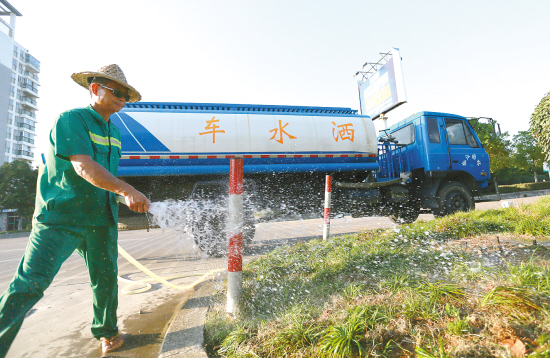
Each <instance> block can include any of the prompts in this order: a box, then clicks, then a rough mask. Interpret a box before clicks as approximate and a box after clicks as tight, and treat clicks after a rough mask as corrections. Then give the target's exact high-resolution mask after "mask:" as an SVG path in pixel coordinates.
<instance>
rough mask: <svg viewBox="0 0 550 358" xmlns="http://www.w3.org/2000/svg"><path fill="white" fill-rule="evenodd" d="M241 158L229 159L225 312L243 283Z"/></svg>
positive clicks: (236, 301) (233, 305)
mask: <svg viewBox="0 0 550 358" xmlns="http://www.w3.org/2000/svg"><path fill="white" fill-rule="evenodd" d="M243 217H244V216H243V159H242V158H234V159H231V167H230V170H229V212H228V220H227V229H228V230H227V231H228V235H229V244H228V250H227V271H228V273H227V313H231V314H233V313H235V312H236V311H237V307H238V305H239V301H240V299H241V291H242V284H243V277H242V267H243Z"/></svg>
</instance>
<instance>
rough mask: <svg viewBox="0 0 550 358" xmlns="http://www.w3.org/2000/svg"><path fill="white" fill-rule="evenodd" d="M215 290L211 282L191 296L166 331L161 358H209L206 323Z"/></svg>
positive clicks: (204, 284)
mask: <svg viewBox="0 0 550 358" xmlns="http://www.w3.org/2000/svg"><path fill="white" fill-rule="evenodd" d="M215 290H216V285H215V283H214V282H213V281H212V280H210V281H206V282H204V283H203V284H201V285H200V286H199V287H198V289H196V291H194V292H193V293H192V294H191V296H189V299H188V300H187V301H186V302H185V304H184V305H183V307H182V308H181V309H180V310H179V311H178V312H177V313H176V314H175V315H174V318H173V320H172V323H170V326H169V327H168V330H167V331H166V334H165V336H164V340H163V342H162V346H161V347H160V353H159V356H158V357H159V358H168V357H170V358H173V357H178V358H208V355H206V351H205V350H204V321H205V319H206V312H207V311H208V306H209V305H210V301H211V296H212V293H213V292H214V291H215Z"/></svg>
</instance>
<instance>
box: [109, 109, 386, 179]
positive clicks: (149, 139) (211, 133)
mask: <svg viewBox="0 0 550 358" xmlns="http://www.w3.org/2000/svg"><path fill="white" fill-rule="evenodd" d="M127 106H128V108H125V109H124V110H123V111H121V112H119V113H116V114H114V115H113V116H112V117H111V120H112V121H113V123H114V124H115V125H116V126H117V127H118V128H119V129H120V131H121V134H122V158H121V159H122V160H121V162H120V166H119V174H120V175H121V176H124V175H157V174H154V173H153V171H155V170H156V171H159V170H160V171H163V170H162V169H161V168H159V167H170V166H172V167H180V168H179V169H176V168H172V171H173V172H174V173H175V174H198V172H197V170H198V169H200V166H205V167H203V168H202V169H204V171H205V174H211V173H212V172H211V171H212V169H213V168H210V167H209V166H212V165H214V166H215V165H218V166H224V167H225V166H228V165H229V162H228V160H227V158H231V157H235V156H237V157H244V158H245V159H250V160H249V161H248V162H249V163H248V164H249V165H250V166H249V168H248V171H249V172H254V168H253V167H252V166H256V171H257V170H261V171H269V170H270V169H269V168H268V167H266V166H272V168H271V170H274V171H280V170H285V166H286V167H287V168H286V169H287V171H311V170H315V169H316V168H317V169H320V168H321V167H325V168H327V167H326V165H328V167H330V168H332V169H334V168H337V170H353V168H354V167H357V166H358V165H359V167H360V166H361V165H362V166H363V167H365V164H367V163H371V164H369V165H367V167H369V169H372V168H373V166H372V163H373V162H376V156H377V139H376V133H375V128H374V125H373V123H372V120H371V119H370V118H369V117H368V116H361V115H357V114H356V112H355V111H353V110H350V109H347V108H325V107H281V106H250V105H227V104H186V103H178V104H174V103H137V104H131V105H127ZM246 164H247V161H245V167H246ZM339 164H340V167H341V168H340V169H338V168H339V166H338V165H339ZM300 165H301V167H300ZM316 165H317V167H316ZM197 166H199V168H194V169H192V168H191V167H197ZM296 166H298V167H296ZM129 167H134V168H130V169H133V171H134V172H136V173H135V174H129V171H128V170H129V169H128V168H129ZM136 167H142V168H141V169H138V168H136ZM152 167H156V168H152ZM183 167H187V168H183ZM312 168H313V169H312ZM332 169H331V170H332ZM216 170H222V171H223V172H225V169H221V167H218V168H217V169H216ZM227 170H228V169H227ZM324 170H325V169H324ZM137 171H141V172H140V174H138V173H137ZM188 171H190V172H189V173H187V172H188ZM245 171H246V168H245ZM315 171H318V170H315ZM207 172H208V173H207ZM144 173H148V174H144ZM158 175H160V174H158Z"/></svg>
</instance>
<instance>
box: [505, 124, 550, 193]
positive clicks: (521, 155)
mask: <svg viewBox="0 0 550 358" xmlns="http://www.w3.org/2000/svg"><path fill="white" fill-rule="evenodd" d="M513 141H514V147H515V153H514V154H513V156H512V160H513V163H514V166H516V167H518V168H520V169H523V170H528V171H531V170H532V171H533V174H534V176H535V183H536V182H537V181H538V178H537V168H542V163H543V162H544V153H543V152H542V148H541V147H540V146H538V145H537V141H536V140H535V137H534V136H533V135H532V134H531V132H529V131H520V132H518V134H516V135H514V138H513Z"/></svg>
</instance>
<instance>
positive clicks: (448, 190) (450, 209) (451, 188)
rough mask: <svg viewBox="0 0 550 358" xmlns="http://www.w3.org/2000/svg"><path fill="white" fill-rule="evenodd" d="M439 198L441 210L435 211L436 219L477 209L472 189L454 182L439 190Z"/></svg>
mask: <svg viewBox="0 0 550 358" xmlns="http://www.w3.org/2000/svg"><path fill="white" fill-rule="evenodd" d="M437 196H438V200H439V209H435V210H434V215H435V216H436V217H442V216H445V215H449V214H454V213H456V212H458V211H470V210H473V209H475V201H474V196H473V195H472V192H471V191H470V189H468V187H467V186H466V185H464V184H462V183H459V182H456V181H452V182H449V183H447V184H445V185H443V186H442V187H441V188H440V189H439V191H438V194H437Z"/></svg>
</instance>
